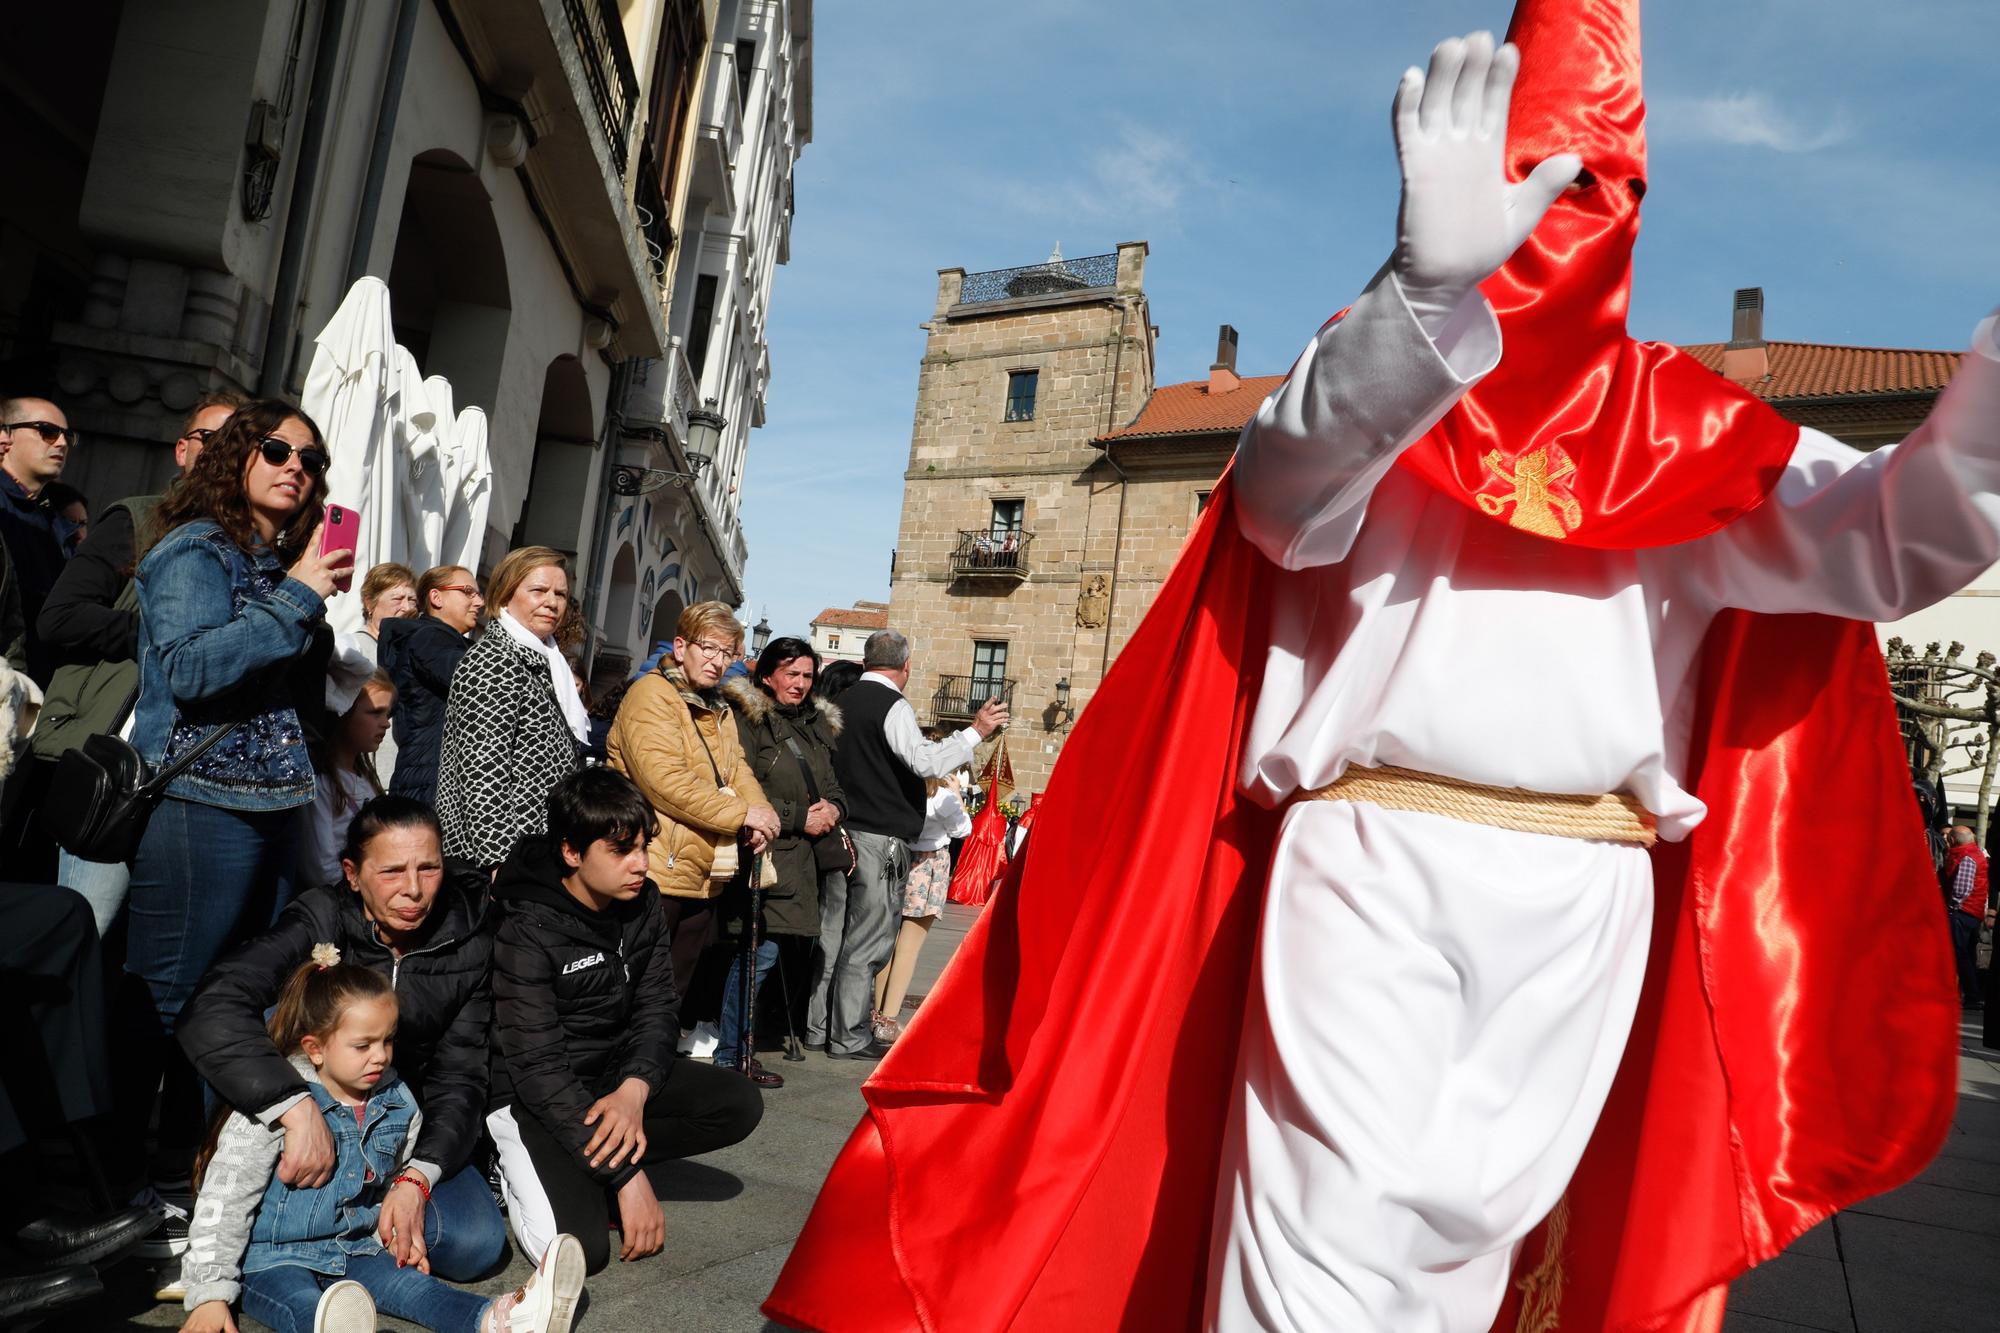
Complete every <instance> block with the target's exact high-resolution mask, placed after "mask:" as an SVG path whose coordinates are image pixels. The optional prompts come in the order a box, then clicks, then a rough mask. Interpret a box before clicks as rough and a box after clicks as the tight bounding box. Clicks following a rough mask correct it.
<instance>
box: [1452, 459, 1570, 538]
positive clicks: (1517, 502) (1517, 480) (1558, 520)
mask: <svg viewBox="0 0 2000 1333" xmlns="http://www.w3.org/2000/svg"><path fill="white" fill-rule="evenodd" d="M1484 462H1485V464H1486V470H1487V471H1488V472H1491V473H1492V474H1493V476H1494V477H1495V478H1496V479H1497V480H1499V481H1500V482H1501V483H1502V484H1504V485H1507V486H1512V487H1513V488H1514V490H1513V493H1512V494H1511V495H1480V496H1476V497H1474V498H1475V499H1477V500H1478V501H1479V508H1480V509H1481V510H1482V511H1483V512H1485V513H1488V514H1491V515H1492V516H1493V517H1495V518H1498V517H1500V515H1502V514H1504V513H1506V512H1507V506H1508V505H1512V506H1514V512H1513V514H1512V515H1510V516H1509V517H1508V519H1507V525H1508V526H1509V527H1514V528H1519V529H1520V530H1521V531H1523V532H1532V533H1534V534H1535V535H1536V536H1537V537H1547V538H1549V539H1551V540H1553V541H1561V540H1563V538H1565V537H1567V536H1569V534H1570V533H1571V532H1572V531H1574V530H1575V528H1576V526H1577V525H1578V524H1579V523H1581V522H1583V506H1582V505H1580V504H1578V503H1577V502H1576V496H1575V495H1573V494H1572V493H1571V492H1570V489H1569V486H1568V485H1567V484H1566V483H1567V482H1568V481H1569V479H1570V478H1571V477H1573V476H1575V475H1576V464H1575V463H1574V462H1573V461H1571V459H1570V458H1569V456H1568V455H1567V454H1565V453H1563V451H1562V450H1561V449H1557V448H1553V447H1551V448H1547V449H1537V450H1535V452H1533V453H1531V454H1527V455H1524V456H1522V457H1521V458H1517V459H1515V460H1514V467H1513V470H1511V471H1509V470H1508V467H1507V460H1506V459H1504V458H1502V457H1501V456H1500V451H1499V450H1498V449H1495V450H1493V451H1491V452H1490V453H1488V454H1487V455H1486V458H1485V459H1484Z"/></svg>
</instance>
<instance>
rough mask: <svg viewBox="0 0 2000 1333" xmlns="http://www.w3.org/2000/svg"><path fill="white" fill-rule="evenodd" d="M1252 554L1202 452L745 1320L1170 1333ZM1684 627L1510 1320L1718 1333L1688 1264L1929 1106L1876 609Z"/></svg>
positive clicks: (1208, 1072)
mask: <svg viewBox="0 0 2000 1333" xmlns="http://www.w3.org/2000/svg"><path fill="white" fill-rule="evenodd" d="M1274 577H1276V570H1275V569H1274V567H1273V566H1271V565H1270V564H1268V563H1267V562H1266V561H1265V560H1264V559H1263V557H1262V556H1261V555H1259V554H1258V553H1257V552H1256V551H1255V550H1254V549H1253V548H1252V547H1251V546H1250V545H1249V544H1248V543H1247V542H1246V541H1245V540H1244V539H1243V538H1242V537H1241V536H1239V535H1238V530H1237V525H1236V519H1235V514H1234V512H1233V505H1232V504H1231V503H1230V500H1229V481H1228V478H1227V477H1225V479H1224V481H1223V483H1222V485H1221V486H1220V487H1219V488H1218V490H1217V492H1216V497H1215V502H1214V503H1213V504H1211V505H1210V507H1209V510H1208V513H1207V515H1206V516H1205V518H1204V520H1203V522H1202V523H1201V524H1200V525H1199V527H1198V528H1197V530H1196V532H1195V534H1194V536H1193V537H1192V538H1191V539H1190V541H1189V545H1188V548H1187V550H1186V551H1185V552H1184V553H1183V555H1182V558H1181V561H1180V563H1179V565H1178V566H1177V567H1176V569H1175V571H1174V574H1173V576H1172V577H1171V578H1170V579H1169V581H1168V582H1167V584H1166V586H1165V587H1164V588H1163V589H1162V590H1161V592H1160V595H1159V597H1158V599H1157V600H1156V601H1155V603H1154V605H1153V608H1152V610H1151V611H1150V612H1149V614H1148V615H1147V617H1146V619H1145V621H1144V623H1142V624H1141V626H1140V627H1139V630H1138V632H1137V633H1136V634H1135V635H1134V636H1133V639H1132V641H1131V643H1130V645H1129V646H1128V647H1127V648H1126V650H1125V651H1123V652H1122V653H1120V655H1119V658H1118V661H1117V664H1116V665H1115V666H1114V668H1113V670H1112V671H1111V673H1110V675H1109V676H1108V677H1107V678H1106V680H1105V682H1104V684H1103V686H1102V687H1101V688H1100V689H1099V691H1098V692H1097V695H1096V697H1095V698H1094V699H1093V700H1092V701H1091V704H1090V707H1089V708H1088V709H1087V710H1086V711H1085V713H1084V716H1083V717H1082V719H1081V720H1080V721H1079V723H1078V725H1077V727H1076V731H1075V734H1074V735H1073V737H1072V738H1071V740H1070V742H1069V744H1068V745H1067V746H1066V747H1065V752H1064V754H1063V757H1062V760H1061V762H1060V763H1059V764H1058V765H1057V767H1056V770H1055V773H1054V775H1053V778H1052V780H1051V782H1050V784H1049V788H1048V794H1049V799H1048V800H1047V801H1046V802H1044V810H1043V812H1042V814H1041V816H1040V818H1039V821H1038V824H1037V828H1036V832H1035V837H1034V839H1033V840H1032V843H1031V844H1030V845H1029V846H1028V847H1027V848H1026V849H1024V853H1023V855H1022V856H1021V857H1020V858H1018V859H1017V861H1016V862H1015V864H1014V866H1013V869H1012V871H1011V873H1010V874H1009V876H1008V879H1007V881H1006V884H1005V885H1004V886H1003V888H1002V890H1001V892H1000V893H999V894H997V895H996V896H995V898H994V900H993V902H992V903H991V904H990V905H989V906H988V908H987V910H986V912H985V914H984V915H983V916H982V917H981V919H980V920H979V922H978V923H977V925H976V926H975V927H974V929H973V931H972V933H971V934H970V935H968V936H967V938H966V940H965V942H964V944H963V945H962V946H961V947H960V951H959V956H958V958H957V959H956V960H955V961H954V962H953V964H952V965H951V967H950V968H949V969H948V970H947V971H946V973H945V976H944V978H943V980H942V982H941V983H940V985H939V986H938V987H937V989H935V990H934V991H932V993H931V995H930V997H929V998H928V999H927V1000H926V1002H925V1003H924V1005H923V1007H922V1009H921V1010H919V1012H918V1015H917V1017H916V1019H915V1021H914V1022H913V1023H912V1024H911V1026H910V1028H909V1030H908V1031H907V1032H906V1033H905V1034H904V1036H903V1037H902V1039H901V1040H899V1041H898V1042H897V1043H896V1046H895V1049H894V1051H893V1052H892V1053H891V1054H890V1056H889V1057H888V1058H887V1059H886V1060H884V1061H883V1063H882V1065H881V1067H880V1069H879V1070H878V1071H877V1072H876V1074H875V1075H874V1077H873V1078H871V1079H870V1080H869V1081H868V1083H867V1084H866V1085H865V1086H864V1088H863V1093H864V1096H865V1097H866V1099H867V1102H868V1113H867V1115H866V1116H865V1117H864V1118H863V1120H862V1122H861V1124H860V1126H859V1127H858V1128H857V1129H856V1130H855V1133H854V1135H853V1137H852V1139H851V1140H850V1141H849V1143H848V1145H847V1147H846V1149H845V1150H844V1151H843V1153H842V1154H841V1157H840V1159H839V1160H838V1161H837V1162H836V1163H835V1164H834V1167H833V1170H832V1172H831V1174H830V1175H829V1176H828V1178H827V1182H826V1185H825V1187H824V1188H823V1190H822V1191H821V1194H820V1197H819V1200H818V1203H817V1204H816V1205H815V1207H814V1210H813V1213H812V1216H811V1218H810V1219H809V1220H808V1222H807V1224H806V1228H805V1231H804V1233H803V1234H802V1235H801V1236H800V1238H799V1241H798V1243H797V1245H796V1246H795V1247H794V1249H793V1252H792V1255H791V1258H790V1260H789V1262H788V1263H787V1265H786V1267H785V1270H784V1272H783V1274H782V1275H781V1276H780V1278H779V1281H778V1285H777V1287H776V1289H775V1290H774V1291H773V1292H772V1294H771V1296H770V1298H769V1300H768V1301H767V1302H766V1304H765V1306H764V1309H765V1312H766V1313H767V1314H769V1315H770V1316H771V1317H772V1318H774V1319H777V1320H779V1321H781V1322H784V1323H788V1324H792V1325H795V1326H798V1327H802V1328H811V1329H819V1330H825V1331H826V1333H888V1331H889V1330H897V1331H899V1333H900V1331H901V1330H910V1329H918V1328H921V1329H924V1330H930V1331H933V1333H935V1331H938V1330H949V1331H950V1333H961V1331H963V1333H974V1331H978V1330H998V1329H1008V1328H1019V1329H1088V1330H1109V1329H1123V1330H1132V1331H1133V1333H1138V1331H1139V1330H1147V1331H1148V1333H1150V1331H1152V1330H1161V1329H1181V1328H1186V1329H1192V1328H1195V1327H1198V1326H1199V1323H1200V1320H1201V1316H1202V1308H1203V1293H1204V1288H1205V1285H1206V1280H1207V1272H1208V1258H1207V1255H1208V1244H1209V1233H1210V1215H1211V1209H1212V1205H1213V1200H1214V1196H1215V1186H1216V1179H1217V1171H1218V1147H1219V1144H1220V1143H1221V1141H1222V1137H1223V1127H1224V1123H1225V1120H1226V1118H1227V1115H1228V1108H1229V1102H1230V1098H1231V1096H1232V1093H1233V1090H1234V1087H1235V1082H1236V1079H1235V1066H1236V1052H1237V1046H1238V1041H1239V1031H1240V1028H1241V1025H1242V1020H1243V1012H1244V1005H1245V998H1246V996H1247V994H1248V991H1249V986H1250V982H1251V976H1250V972H1251V959H1252V953H1253V950H1254V945H1255V937H1256V928H1257V920H1258V913H1259V911H1260V909H1261V905H1262V900H1263V890H1264V877H1265V874H1266V867H1267V865H1268V863H1269V858H1270V853H1271V848H1272V844H1273V835H1274V833H1275V831H1276V828H1277V825H1278V818H1279V813H1278V812H1275V811H1270V810H1266V809H1263V808H1261V807H1259V806H1257V805H1255V804H1253V803H1252V802H1250V801H1249V800H1248V799H1247V798H1245V797H1243V796H1242V795H1241V794H1240V793H1239V791H1238V788H1237V774H1238V771H1239V768H1240V762H1239V761H1240V759H1241V751H1242V744H1243V736H1244V732H1245V729H1246V728H1247V726H1248V724H1249V720H1250V717H1251V714H1252V710H1253V708H1254V706H1255V703H1256V694H1257V687H1258V682H1259V672H1258V671H1257V669H1256V664H1257V663H1258V662H1259V661H1260V660H1261V657H1262V654H1263V653H1264V652H1265V651H1266V650H1267V649H1268V645H1269V643H1270V635H1269V632H1268V629H1267V626H1266V615H1267V612H1268V608H1269V607H1270V606H1271V605H1272V598H1271V596H1270V581H1271V580H1272V579H1273V578H1274ZM1703 651H1704V656H1703V660H1702V667H1701V675H1700V680H1699V683H1698V689H1699V709H1698V715H1697V717H1696V720H1695V724H1694V730H1693V733H1692V741H1691V746H1690V762H1689V772H1688V773H1687V774H1686V775H1685V780H1686V781H1687V782H1688V784H1689V786H1690V789H1691V790H1693V791H1694V793H1695V794H1696V795H1697V796H1699V797H1700V798H1701V799H1702V800H1703V801H1705V802H1706V803H1707V805H1708V808H1709V815H1708V818H1707V819H1706V820H1705V821H1704V822H1703V823H1702V825H1701V826H1700V828H1699V829H1697V830H1696V832H1695V835H1694V836H1693V838H1691V839H1690V840H1689V841H1688V842H1685V843H1681V844H1663V845H1661V847H1660V848H1659V849H1658V850H1657V854H1656V856H1655V863H1654V864H1655V873H1654V880H1655V885H1654V893H1655V901H1656V903H1657V908H1656V921H1655V927H1654V934H1653V944H1652V948H1651V955H1650V959H1649V962H1648V969H1647V979H1646V986H1645V991H1644V994H1643V996H1642V999H1641V1002H1640V1005H1639V1011H1638V1014H1637V1017H1636V1018H1635V1021H1634V1023H1633V1028H1632V1034H1631V1037H1630V1040H1629V1042H1628V1045H1627V1048H1626V1053H1625V1059H1624V1063H1623V1065H1622V1066H1621V1069H1620V1072H1619V1076H1618V1079H1617V1081H1616V1083H1615V1084H1614V1086H1613V1088H1612V1091H1611V1095H1610V1098H1609V1101H1608V1103H1607V1104H1606V1107H1605V1110H1604V1114H1603V1116H1602V1118H1601V1119H1600V1121H1599V1124H1598V1127H1597V1131H1596V1134H1595V1136H1594V1137H1593V1139H1592V1141H1591V1144H1590V1146H1589V1148H1588V1150H1587V1151H1586V1153H1585V1155H1584V1158H1583V1161H1582V1163H1581V1165H1580V1166H1579V1167H1578V1170H1577V1173H1576V1175H1575V1177H1574V1179H1573V1180H1572V1182H1571V1185H1570V1190H1569V1195H1568V1204H1569V1207H1568V1210H1567V1212H1568V1225H1567V1227H1566V1229H1565V1233H1564V1236H1563V1242H1562V1244H1561V1245H1560V1246H1559V1247H1558V1248H1557V1251H1556V1253H1555V1254H1554V1255H1551V1256H1547V1257H1548V1258H1549V1259H1550V1263H1549V1264H1547V1265H1544V1264H1543V1259H1544V1257H1545V1256H1544V1253H1543V1252H1544V1250H1545V1249H1546V1248H1547V1247H1546V1245H1545V1244H1544V1241H1543V1240H1542V1239H1538V1238H1533V1237H1531V1238H1530V1240H1529V1243H1528V1244H1527V1245H1526V1246H1524V1247H1523V1262H1522V1268H1523V1270H1524V1271H1527V1270H1537V1271H1535V1281H1534V1282H1533V1283H1531V1285H1532V1286H1533V1287H1534V1288H1535V1289H1536V1290H1537V1291H1538V1292H1542V1293H1546V1294H1548V1295H1549V1297H1550V1298H1551V1299H1552V1300H1553V1302H1554V1303H1555V1306H1556V1308H1555V1309H1554V1310H1553V1311H1547V1310H1540V1311H1537V1312H1535V1315H1536V1316H1537V1317H1536V1318H1534V1319H1532V1320H1531V1319H1522V1320H1520V1321H1519V1322H1520V1323H1521V1325H1522V1326H1538V1327H1543V1328H1557V1327H1560V1328H1562V1329H1565V1330H1571V1329H1574V1330H1586V1329H1606V1328H1632V1329H1662V1328H1675V1329H1694V1328H1707V1329H1712V1328H1715V1327H1717V1326H1719V1323H1720V1317H1721V1309H1722V1300H1721V1298H1720V1295H1719V1293H1718V1292H1717V1291H1716V1290H1715V1289H1717V1288H1718V1287H1719V1286H1720V1284H1723V1283H1726V1282H1728V1281H1729V1280H1730V1279H1731V1278H1732V1277H1734V1276H1736V1275H1737V1274H1738V1273H1740V1272H1742V1271H1743V1270H1744V1269H1745V1268H1746V1267H1748V1266H1750V1265H1752V1264H1755V1263H1759V1262H1762V1261H1763V1260H1765V1259H1768V1258H1770V1257H1771V1256H1773V1255H1775V1254H1776V1253H1777V1252H1778V1251H1779V1250H1781V1249H1783V1248H1784V1246H1785V1245H1786V1244H1788V1243H1789V1242H1790V1241H1791V1240H1792V1239H1793V1238H1795V1237H1797V1236H1798V1235H1799V1234H1800V1233H1801V1232H1803V1231H1805V1230H1806V1229H1807V1228H1809V1227H1811V1226H1812V1225H1814V1224H1815V1223H1816V1222H1818V1221H1819V1220H1820V1219H1822V1218H1824V1217H1826V1216H1827V1215H1828V1214H1830V1213H1832V1212H1834V1211H1835V1210H1837V1209H1839V1208H1841V1207H1844V1206H1846V1205H1847V1204H1849V1203H1852V1202H1854V1201H1856V1200H1858V1199H1861V1198H1864V1197H1866V1196H1868V1195H1870V1194H1874V1193H1878V1192H1880V1191H1882V1190H1885V1189H1888V1188H1891V1187H1893V1186H1895V1185H1897V1184H1899V1183H1900V1182H1902V1181H1903V1180H1906V1179H1907V1178H1908V1177H1910V1176H1911V1175H1913V1174H1914V1173H1915V1172H1916V1171H1917V1170H1919V1169H1920V1168H1921V1167H1922V1166H1923V1164H1924V1163H1925V1162H1926V1161H1928V1160H1929V1158H1930V1157H1931V1156H1932V1154H1933V1153H1934V1152H1935V1151H1936V1149H1937V1147H1938V1145H1939V1144H1940V1143H1941V1142H1942V1140H1943V1137H1944V1134H1945V1132H1946V1130H1947V1129H1948V1127H1949V1124H1950V1120H1951V1112H1952V1103H1953V1098H1954V1095H1955V1089H1956V1083H1957V1069H1956V1022H1957V1017H1958V1011H1957V1008H1956V997H1955V994H1954V990H1953V982H1952V979H1951V976H1952V974H1951V965H1950V960H1949V954H1948V949H1947V945H1946V942H1945V937H1944V932H1943V931H1942V930H1941V929H1940V927H1939V924H1938V920H1937V917H1938V912H1937V890H1936V886H1935V881H1934V879H1933V877H1932V874H1931V870H1930V865H1929V860H1928V857H1927V855H1926V853H1925V850H1924V848H1925V844H1924V839H1923V830H1922V829H1921V827H1920V825H1919V820H1918V816H1917V812H1916V809H1915V806H1914V803H1913V802H1912V801H1911V799H1910V794H1909V793H1910V787H1909V778H1908V773H1907V770H1906V768H1905V765H1904V760H1903V754H1902V749H1901V746H1900V744H1899V742H1898V739H1897V736H1896V732H1895V727H1894V720H1893V714H1892V709H1891V704H1890V701H1889V697H1888V688H1887V681H1886V676H1885V674H1884V671H1883V667H1882V661H1881V656H1880V653H1879V652H1878V650H1877V648H1876V645H1875V640H1874V635H1873V631H1872V630H1871V629H1870V627H1869V626H1867V625H1863V624H1859V623H1856V622H1852V621H1844V620H1836V619H1832V618H1828V617H1823V616H1784V617H1778V616H1752V615H1746V614H1742V613H1734V612H1732V613H1727V614H1725V615H1723V616H1722V617H1720V618H1719V619H1718V620H1717V621H1716V622H1715V624H1714V626H1713V627H1712V629H1711V630H1710V633H1709V636H1708V640H1707V643H1706V644H1705V646H1704V650H1703ZM1162 663H1171V664H1172V669H1171V670H1163V669H1162V668H1161V665H1160V664H1162ZM1166 788H1170V789H1171V791H1172V794H1173V799H1172V800H1170V801H1169V800H1162V799H1160V793H1161V791H1162V789H1166ZM1551 1274H1556V1275H1559V1280H1556V1281H1551V1280H1550V1276H1551ZM1509 1304H1510V1308H1509V1309H1507V1310H1504V1311H1503V1312H1502V1315H1501V1318H1500V1320H1499V1322H1498V1323H1496V1325H1495V1327H1496V1329H1497V1328H1506V1329H1512V1328H1515V1327H1516V1322H1517V1321H1516V1311H1515V1310H1514V1309H1513V1308H1512V1305H1513V1302H1512V1301H1511V1300H1510V1303H1509ZM1551 1313H1552V1314H1553V1316H1554V1317H1555V1318H1556V1320H1557V1321H1558V1322H1555V1323H1543V1322H1541V1320H1540V1318H1539V1316H1542V1315H1547V1314H1551Z"/></svg>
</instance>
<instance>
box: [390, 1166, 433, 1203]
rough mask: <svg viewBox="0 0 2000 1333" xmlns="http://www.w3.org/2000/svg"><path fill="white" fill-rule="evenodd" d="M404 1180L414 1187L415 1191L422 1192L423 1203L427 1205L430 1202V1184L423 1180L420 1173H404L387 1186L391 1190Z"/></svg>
mask: <svg viewBox="0 0 2000 1333" xmlns="http://www.w3.org/2000/svg"><path fill="white" fill-rule="evenodd" d="M406 1180H407V1181H409V1182H410V1183H411V1184H412V1185H415V1186H416V1187H417V1189H418V1190H419V1191H420V1192H422V1194H423V1196H424V1202H425V1203H429V1202H430V1201H431V1187H430V1183H429V1182H428V1181H426V1180H425V1179H424V1178H423V1175H422V1173H421V1172H417V1171H405V1172H403V1173H402V1174H401V1175H399V1176H397V1177H396V1178H395V1179H394V1180H392V1181H390V1182H389V1184H390V1186H391V1188H393V1187H395V1186H397V1185H400V1184H402V1183H403V1182H404V1181H406Z"/></svg>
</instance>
